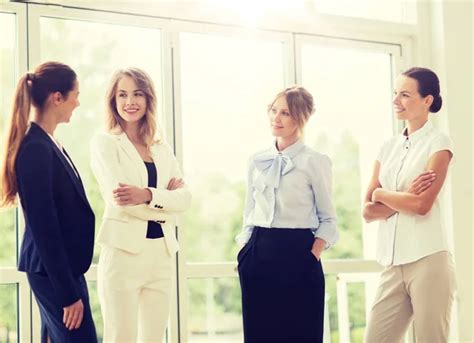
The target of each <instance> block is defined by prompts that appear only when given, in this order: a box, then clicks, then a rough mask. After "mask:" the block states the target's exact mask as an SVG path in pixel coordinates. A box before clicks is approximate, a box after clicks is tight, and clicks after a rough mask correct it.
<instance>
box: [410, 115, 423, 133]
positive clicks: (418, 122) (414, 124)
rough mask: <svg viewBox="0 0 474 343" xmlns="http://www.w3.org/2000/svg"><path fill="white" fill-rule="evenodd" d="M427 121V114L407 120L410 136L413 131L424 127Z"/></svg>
mask: <svg viewBox="0 0 474 343" xmlns="http://www.w3.org/2000/svg"><path fill="white" fill-rule="evenodd" d="M427 121H428V117H427V116H426V117H423V118H420V119H414V120H408V121H407V134H408V136H410V135H411V134H413V132H415V131H416V130H419V129H420V128H422V127H423V125H425V124H426V122H427Z"/></svg>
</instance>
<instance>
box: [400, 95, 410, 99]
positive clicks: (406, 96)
mask: <svg viewBox="0 0 474 343" xmlns="http://www.w3.org/2000/svg"><path fill="white" fill-rule="evenodd" d="M402 96H403V97H404V98H409V97H410V96H409V95H408V94H402Z"/></svg>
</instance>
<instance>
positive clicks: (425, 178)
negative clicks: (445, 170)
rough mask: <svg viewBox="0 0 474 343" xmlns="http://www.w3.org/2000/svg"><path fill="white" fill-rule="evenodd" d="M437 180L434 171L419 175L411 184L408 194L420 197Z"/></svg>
mask: <svg viewBox="0 0 474 343" xmlns="http://www.w3.org/2000/svg"><path fill="white" fill-rule="evenodd" d="M435 179H436V173H435V172H434V171H432V170H428V171H425V172H423V173H421V174H420V175H418V176H417V177H416V178H415V179H414V180H413V181H412V182H411V184H410V187H409V188H408V189H407V191H406V192H407V193H411V194H414V195H419V194H421V193H423V192H424V191H426V190H427V189H428V188H430V186H431V184H432V183H433V181H434V180H435Z"/></svg>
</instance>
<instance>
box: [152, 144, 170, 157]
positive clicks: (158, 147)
mask: <svg viewBox="0 0 474 343" xmlns="http://www.w3.org/2000/svg"><path fill="white" fill-rule="evenodd" d="M151 149H152V150H155V151H156V152H158V153H161V154H163V153H164V154H167V155H173V156H174V151H173V148H172V147H171V145H169V144H168V142H166V141H164V140H162V141H159V142H155V143H153V144H152V145H151Z"/></svg>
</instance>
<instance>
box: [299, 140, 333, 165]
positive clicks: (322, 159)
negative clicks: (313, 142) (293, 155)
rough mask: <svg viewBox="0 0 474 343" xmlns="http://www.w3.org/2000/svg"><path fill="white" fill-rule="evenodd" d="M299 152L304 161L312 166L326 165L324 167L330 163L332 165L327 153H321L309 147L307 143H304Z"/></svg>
mask: <svg viewBox="0 0 474 343" xmlns="http://www.w3.org/2000/svg"><path fill="white" fill-rule="evenodd" d="M300 154H301V157H302V159H303V160H304V161H305V162H307V163H309V164H311V165H313V166H315V165H318V166H321V165H323V166H326V167H331V165H332V161H331V158H330V157H329V156H328V155H326V154H322V153H320V152H318V151H316V150H314V149H312V148H310V147H309V146H307V145H305V147H304V148H303V149H302V151H301V152H300Z"/></svg>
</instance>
